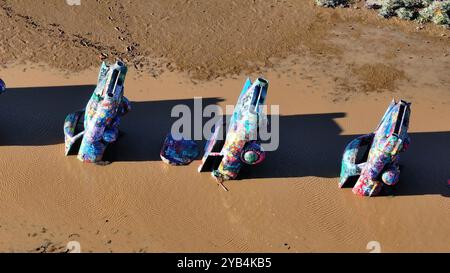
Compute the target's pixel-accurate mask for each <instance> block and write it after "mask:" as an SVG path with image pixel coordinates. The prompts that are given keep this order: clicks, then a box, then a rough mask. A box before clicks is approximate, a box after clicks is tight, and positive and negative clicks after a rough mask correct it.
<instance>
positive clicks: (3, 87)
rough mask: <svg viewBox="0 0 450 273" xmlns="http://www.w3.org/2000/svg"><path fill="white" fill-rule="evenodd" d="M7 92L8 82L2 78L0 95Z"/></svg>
mask: <svg viewBox="0 0 450 273" xmlns="http://www.w3.org/2000/svg"><path fill="white" fill-rule="evenodd" d="M5 92H6V84H5V82H4V81H3V80H2V79H0V95H1V94H3V93H5Z"/></svg>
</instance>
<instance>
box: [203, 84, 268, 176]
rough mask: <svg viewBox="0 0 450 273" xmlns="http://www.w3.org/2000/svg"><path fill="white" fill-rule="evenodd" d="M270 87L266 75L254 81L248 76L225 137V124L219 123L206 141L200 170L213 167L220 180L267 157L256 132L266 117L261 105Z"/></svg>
mask: <svg viewBox="0 0 450 273" xmlns="http://www.w3.org/2000/svg"><path fill="white" fill-rule="evenodd" d="M268 87H269V83H268V81H267V80H265V79H262V78H259V79H257V80H256V81H255V82H254V83H253V84H252V82H251V81H250V79H247V81H246V82H245V85H244V88H243V89H242V92H241V95H240V96H239V99H238V102H237V104H236V107H235V109H234V112H233V115H232V116H231V119H230V125H229V127H228V131H227V133H226V137H225V141H223V140H222V138H219V136H220V133H219V132H220V131H221V130H222V126H223V125H222V124H217V125H216V127H215V132H214V134H213V136H212V137H211V139H210V140H209V141H208V143H207V144H206V147H205V155H204V156H203V159H202V164H201V166H200V167H199V171H212V175H213V176H214V177H215V178H217V179H218V180H219V181H223V180H229V179H235V178H236V177H237V176H238V174H239V171H240V169H241V167H242V163H246V164H249V165H255V164H258V163H261V162H262V161H263V160H264V158H265V153H264V151H263V150H262V148H261V147H260V145H259V144H258V140H257V133H258V126H259V124H260V122H261V119H263V118H264V116H263V115H264V113H263V111H262V110H263V109H262V106H263V105H264V103H265V99H266V95H267V89H268ZM219 162H220V163H219Z"/></svg>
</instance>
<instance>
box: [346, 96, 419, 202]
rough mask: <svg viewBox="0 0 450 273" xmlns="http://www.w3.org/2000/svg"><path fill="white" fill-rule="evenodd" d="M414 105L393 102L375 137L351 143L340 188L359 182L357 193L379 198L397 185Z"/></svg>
mask: <svg viewBox="0 0 450 273" xmlns="http://www.w3.org/2000/svg"><path fill="white" fill-rule="evenodd" d="M410 114H411V103H408V102H406V101H403V100H400V101H399V102H396V101H395V100H393V101H392V102H391V104H390V105H389V107H388V109H387V111H386V113H385V114H384V116H383V118H382V119H381V122H380V124H379V125H378V127H377V129H376V130H375V132H374V133H371V134H367V135H363V136H360V137H358V138H356V139H354V140H353V141H351V142H350V143H349V144H348V145H347V147H346V148H345V151H344V156H343V159H342V168H341V177H340V181H339V187H341V188H342V187H343V186H344V185H345V184H347V183H348V182H349V181H350V180H351V179H352V178H357V181H356V184H355V186H354V187H353V193H355V194H357V195H360V196H375V195H378V194H379V193H380V191H381V188H382V186H383V184H385V185H387V186H392V185H395V184H396V183H397V182H398V180H399V176H400V166H399V160H400V156H399V154H400V153H401V152H404V151H406V150H407V148H408V146H409V143H410V138H409V136H408V127H409V117H410Z"/></svg>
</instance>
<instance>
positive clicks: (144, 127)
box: [0, 0, 450, 252]
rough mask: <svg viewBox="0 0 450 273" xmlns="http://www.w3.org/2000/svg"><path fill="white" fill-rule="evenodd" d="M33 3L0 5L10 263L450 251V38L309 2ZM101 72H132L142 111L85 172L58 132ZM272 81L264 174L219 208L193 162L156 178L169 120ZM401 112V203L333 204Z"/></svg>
mask: <svg viewBox="0 0 450 273" xmlns="http://www.w3.org/2000/svg"><path fill="white" fill-rule="evenodd" d="M30 2H31V1H19V0H17V1H0V7H1V8H2V11H1V12H0V23H1V24H0V25H1V31H0V52H1V54H0V60H2V63H3V64H4V65H3V68H1V69H0V76H1V77H2V78H3V79H4V80H5V82H6V83H7V85H8V87H9V90H8V93H6V94H3V95H1V96H0V113H1V114H0V117H1V118H0V155H1V156H0V169H1V178H0V193H1V196H0V251H14V252H42V251H44V252H59V251H65V249H66V244H67V243H68V242H69V241H78V242H80V244H81V250H82V252H90V251H93V252H109V251H112V252H186V251H195V252H202V251H208V252H224V251H244V252H260V251H261V252H319V251H320V252H335V251H345V252H347V251H352V252H368V251H369V250H367V249H366V246H367V244H368V242H369V241H378V242H379V243H380V245H381V250H382V251H383V252H395V251H407V252H419V251H438V252H449V251H450V238H449V237H448V232H447V231H448V229H447V228H446V227H448V226H449V224H450V203H449V199H448V198H449V197H450V186H449V185H448V180H449V179H450V169H449V168H448V166H450V157H449V154H450V141H449V139H450V124H449V123H448V122H447V120H448V117H449V115H450V107H449V106H450V92H449V91H450V78H449V72H448V71H450V57H449V53H450V46H449V38H448V37H449V35H450V33H449V31H448V30H444V29H442V28H439V27H436V26H431V25H427V26H426V27H425V28H424V29H416V28H417V25H415V24H413V23H408V22H401V21H398V20H396V19H394V20H382V19H380V18H378V17H377V16H376V15H375V14H374V13H371V12H369V11H365V10H358V11H357V12H356V11H354V10H353V9H342V10H328V9H319V8H316V7H314V6H313V5H312V4H311V3H309V2H310V1H275V0H274V1H231V0H230V1H188V0H186V1H87V0H86V1H83V0H82V5H81V6H79V7H70V6H67V5H66V4H65V3H64V1H60V2H59V1H43V2H42V4H41V5H37V4H34V5H30ZM33 3H34V2H33ZM109 8H110V9H109ZM109 17H111V18H109ZM116 27H119V28H118V30H117V29H116ZM102 53H103V54H104V55H101V54H102ZM103 56H107V58H110V59H112V58H114V57H115V56H119V57H122V58H124V59H126V60H127V62H128V64H129V65H130V67H131V69H130V72H129V74H128V77H127V80H126V91H125V93H126V96H127V97H128V98H129V99H130V100H131V101H132V103H133V109H132V112H130V113H129V115H127V116H126V117H124V119H123V122H122V125H121V129H122V130H123V132H124V134H123V136H122V138H121V139H120V140H119V142H118V143H116V144H115V145H114V146H111V147H110V150H109V157H110V159H111V161H112V164H110V165H107V166H97V165H86V164H82V163H80V162H79V161H78V160H77V159H76V157H74V156H71V157H64V155H63V150H64V145H63V141H64V138H63V132H62V124H63V121H64V118H65V116H66V115H67V114H68V113H69V112H71V111H74V110H77V109H79V108H82V107H83V106H84V105H85V103H86V102H87V99H88V98H89V96H90V93H91V92H92V90H93V87H94V84H95V81H96V77H97V69H98V66H99V64H100V61H101V59H102V58H104V57H103ZM259 75H263V76H265V77H266V78H268V79H269V81H270V88H269V94H268V104H269V105H280V110H281V113H280V147H279V149H278V150H277V151H274V152H271V153H269V154H268V156H267V160H266V161H265V162H264V163H263V164H262V165H261V166H258V167H257V168H255V169H253V170H251V171H250V172H249V173H247V174H246V177H245V179H243V180H240V181H234V182H228V183H227V187H228V188H229V189H230V191H229V192H223V191H222V190H221V189H220V188H218V187H217V185H216V184H215V183H214V181H213V180H212V178H211V177H210V175H209V174H207V173H202V174H199V173H197V171H196V168H197V166H198V164H199V162H198V161H197V162H194V163H192V164H191V165H189V166H186V167H170V166H167V165H165V164H164V163H162V162H161V161H160V160H159V149H160V147H161V144H162V141H163V138H164V135H165V134H166V133H167V132H168V131H169V129H170V126H171V123H172V122H173V121H174V120H173V119H171V118H170V111H171V109H172V107H173V106H174V105H177V104H187V105H190V106H192V104H193V97H195V96H197V97H198V96H200V97H203V98H204V99H205V101H204V103H205V104H219V105H223V106H224V105H226V104H234V103H235V101H236V98H237V96H238V94H239V91H240V89H241V86H242V84H243V82H244V80H245V77H246V76H252V77H255V76H259ZM393 97H396V98H403V99H406V100H409V101H411V102H412V103H413V104H412V116H411V126H410V132H411V138H412V144H411V147H410V150H408V151H407V152H406V153H405V154H404V155H403V157H402V165H403V169H402V175H401V181H400V183H399V185H398V186H396V187H395V188H394V189H393V190H392V191H391V195H389V196H383V197H376V198H359V197H357V196H354V195H353V194H352V193H351V190H350V189H338V187H337V181H338V175H339V170H340V159H341V153H342V151H343V148H344V147H345V145H346V143H348V142H349V141H350V140H351V139H352V138H354V137H355V136H357V135H359V134H364V133H367V132H370V131H371V130H373V129H374V127H375V126H376V125H377V123H378V121H379V119H380V118H381V116H382V114H383V113H384V111H385V109H386V107H387V105H388V104H389V102H390V100H391V99H392V98H393Z"/></svg>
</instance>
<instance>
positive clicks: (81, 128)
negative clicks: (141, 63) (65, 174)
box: [64, 61, 130, 163]
mask: <svg viewBox="0 0 450 273" xmlns="http://www.w3.org/2000/svg"><path fill="white" fill-rule="evenodd" d="M126 74H127V67H126V65H125V64H124V63H123V62H121V61H117V62H116V63H115V64H113V65H108V64H106V63H105V62H103V63H102V65H101V68H100V73H99V76H98V82H97V87H96V88H95V91H94V93H93V94H92V96H91V98H90V100H89V102H88V104H87V106H86V109H85V110H81V111H76V112H74V113H72V114H69V115H68V116H67V118H66V120H65V123H64V135H65V154H66V155H68V154H69V153H70V152H71V150H72V149H73V147H74V146H76V145H74V144H75V143H76V142H77V140H80V139H81V145H80V146H79V151H78V159H79V160H81V161H83V162H89V163H96V162H101V161H102V158H103V153H104V152H105V149H106V147H107V145H108V144H110V143H112V142H114V141H116V140H117V138H118V136H119V124H120V119H121V117H122V116H123V115H125V114H126V113H127V112H128V111H129V110H130V102H129V101H128V99H127V98H126V97H124V95H123V93H124V81H125V76H126ZM83 119H84V120H83Z"/></svg>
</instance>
